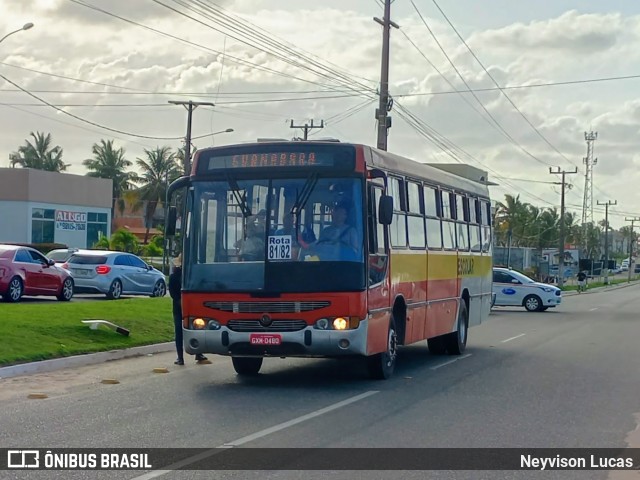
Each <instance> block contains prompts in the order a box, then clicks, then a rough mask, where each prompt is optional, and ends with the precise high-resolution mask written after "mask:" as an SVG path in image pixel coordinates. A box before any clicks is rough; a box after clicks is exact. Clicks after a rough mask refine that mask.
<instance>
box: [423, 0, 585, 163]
mask: <svg viewBox="0 0 640 480" xmlns="http://www.w3.org/2000/svg"><path fill="white" fill-rule="evenodd" d="M432 2H433V4H434V5H435V6H436V8H437V9H438V10H439V11H440V13H441V14H442V16H443V17H444V19H445V20H446V21H447V23H448V24H449V26H450V27H451V28H452V29H453V31H454V32H455V33H456V35H457V36H458V38H459V39H460V41H461V42H462V44H463V45H464V46H465V47H466V48H467V50H468V51H469V53H470V54H471V55H472V56H473V58H475V60H476V61H477V62H478V65H480V66H481V67H482V69H483V70H484V71H485V73H486V74H487V76H488V77H489V78H490V79H491V81H492V82H493V83H494V85H495V86H496V87H498V89H499V90H500V92H501V93H502V95H503V96H504V97H505V98H506V99H507V100H508V101H509V103H510V104H511V106H512V107H513V108H514V109H515V110H516V112H518V113H519V114H520V116H521V117H522V118H523V119H524V121H525V122H527V124H528V125H529V126H530V127H531V128H532V129H533V130H534V131H535V132H536V134H537V135H538V136H539V137H540V138H541V139H542V140H544V142H545V143H546V144H547V145H549V147H551V148H552V149H553V150H554V151H556V152H557V153H558V154H559V155H560V156H561V157H562V158H564V159H565V160H566V161H567V162H569V163H571V164H572V165H574V166H576V167H577V165H576V164H575V163H574V162H572V161H571V160H569V159H568V158H567V157H565V155H564V154H563V153H562V152H561V151H560V150H558V149H557V148H556V147H555V145H553V144H552V143H551V142H550V141H549V140H547V138H546V137H545V136H544V135H543V134H542V133H541V132H540V130H538V129H537V128H536V126H535V125H534V124H533V123H531V121H530V120H529V118H527V116H526V115H525V114H524V113H522V111H521V110H520V109H519V108H518V106H517V105H516V104H515V103H514V102H513V100H511V97H509V95H507V94H506V92H505V91H504V90H503V89H502V88H501V87H500V85H499V84H498V82H497V81H496V79H495V78H493V75H491V73H490V72H489V70H487V68H486V67H485V66H484V64H483V63H482V62H481V61H480V59H479V58H478V56H477V55H476V54H475V52H474V51H473V50H472V49H471V47H469V45H468V44H467V42H466V41H465V39H464V38H462V35H460V33H459V32H458V30H457V29H456V27H455V26H454V25H453V23H451V20H449V17H447V15H446V14H445V13H444V12H443V11H442V9H441V8H440V5H438V2H437V1H436V0H432ZM411 3H412V4H413V0H411ZM414 5H415V4H414Z"/></svg>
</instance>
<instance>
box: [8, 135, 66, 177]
mask: <svg viewBox="0 0 640 480" xmlns="http://www.w3.org/2000/svg"><path fill="white" fill-rule="evenodd" d="M30 135H31V137H32V138H33V143H31V142H30V141H29V140H25V144H24V145H23V146H21V147H19V148H18V151H16V152H12V153H10V154H9V160H10V161H11V166H12V167H15V166H16V165H19V166H21V167H23V168H33V169H36V170H46V171H48V172H63V171H65V170H66V169H67V167H68V166H69V164H66V163H64V162H63V161H62V148H61V147H60V146H59V145H56V146H55V147H51V143H52V139H51V134H50V133H47V134H46V135H45V134H44V133H43V132H36V133H33V132H31V133H30Z"/></svg>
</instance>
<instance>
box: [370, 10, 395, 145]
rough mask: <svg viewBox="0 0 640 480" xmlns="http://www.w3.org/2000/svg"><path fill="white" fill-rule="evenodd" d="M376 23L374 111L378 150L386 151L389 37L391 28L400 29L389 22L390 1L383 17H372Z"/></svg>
mask: <svg viewBox="0 0 640 480" xmlns="http://www.w3.org/2000/svg"><path fill="white" fill-rule="evenodd" d="M373 19H374V20H375V21H376V22H378V23H379V24H380V25H382V68H381V71H380V104H379V106H378V108H377V109H376V120H378V148H379V149H380V150H386V149H387V135H388V133H389V128H391V117H389V116H388V115H387V113H388V112H389V111H391V107H392V106H393V102H392V101H391V98H390V97H389V37H390V35H391V27H394V28H400V27H399V26H398V25H397V24H396V23H394V22H392V21H391V0H384V17H383V18H382V20H381V19H379V18H377V17H374V18H373Z"/></svg>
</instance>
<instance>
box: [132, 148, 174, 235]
mask: <svg viewBox="0 0 640 480" xmlns="http://www.w3.org/2000/svg"><path fill="white" fill-rule="evenodd" d="M144 153H145V154H146V156H147V158H146V159H144V160H143V159H141V158H138V159H137V160H136V164H137V165H138V167H139V168H140V170H142V175H141V176H140V178H139V180H138V181H139V182H140V183H142V185H141V186H140V188H139V190H138V192H139V195H140V200H143V201H146V204H147V206H146V209H145V215H144V217H145V225H146V229H147V230H146V232H145V234H144V243H145V244H146V243H147V240H148V239H149V229H150V228H151V221H152V219H153V214H154V213H155V212H156V208H157V206H158V203H163V202H164V199H165V193H166V190H167V187H168V186H169V183H171V182H172V181H173V180H175V179H176V178H178V177H179V176H180V175H181V173H182V170H181V167H180V165H179V164H178V162H177V160H176V156H175V154H174V153H173V152H172V151H171V148H170V147H156V149H155V150H147V149H145V151H144Z"/></svg>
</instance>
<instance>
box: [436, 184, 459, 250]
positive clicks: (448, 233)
mask: <svg viewBox="0 0 640 480" xmlns="http://www.w3.org/2000/svg"><path fill="white" fill-rule="evenodd" d="M440 193H441V205H442V209H441V211H442V243H443V246H444V248H445V250H455V249H456V245H457V242H456V240H457V239H456V225H455V222H454V221H453V218H454V217H455V195H454V194H453V193H451V192H448V191H446V190H442V191H441V192H440Z"/></svg>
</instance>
